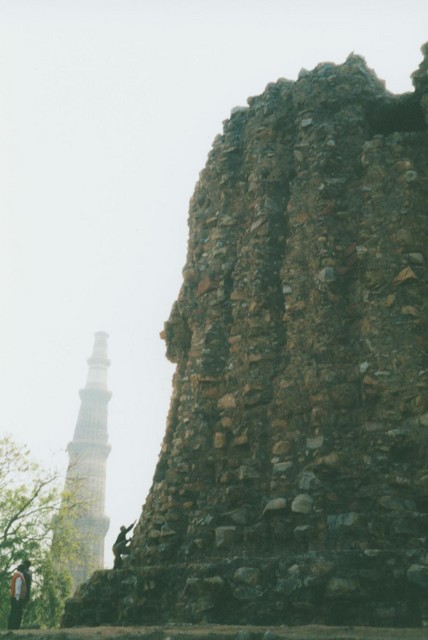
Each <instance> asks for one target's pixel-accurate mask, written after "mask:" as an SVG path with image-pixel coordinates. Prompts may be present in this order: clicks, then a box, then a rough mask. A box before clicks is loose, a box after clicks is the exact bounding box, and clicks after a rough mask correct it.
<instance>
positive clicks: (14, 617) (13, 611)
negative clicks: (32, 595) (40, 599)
mask: <svg viewBox="0 0 428 640" xmlns="http://www.w3.org/2000/svg"><path fill="white" fill-rule="evenodd" d="M24 571H25V566H24V565H23V564H20V565H18V567H17V569H16V571H15V573H14V574H13V576H12V582H11V584H10V613H9V618H8V621H7V628H8V629H20V627H21V622H22V613H23V610H24V602H25V596H26V593H27V589H26V585H25V577H24V573H23V572H24Z"/></svg>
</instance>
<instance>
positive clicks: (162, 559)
mask: <svg viewBox="0 0 428 640" xmlns="http://www.w3.org/2000/svg"><path fill="white" fill-rule="evenodd" d="M422 51H423V53H424V54H425V59H424V61H423V62H422V63H421V65H420V67H419V69H418V70H417V71H416V72H415V73H414V74H413V82H414V91H413V92H411V93H406V94H404V95H392V94H391V93H389V92H388V91H386V89H385V86H384V83H383V82H381V81H380V80H378V79H377V77H376V76H375V74H374V73H373V72H372V71H371V70H369V69H368V68H367V66H366V63H365V61H364V59H363V58H361V57H359V56H356V55H350V56H349V58H348V59H347V60H346V62H345V63H344V64H341V65H337V66H336V65H334V64H329V63H327V64H325V63H324V64H320V65H318V66H317V67H316V68H315V69H314V70H313V71H310V72H309V71H306V70H302V72H301V73H300V76H299V79H298V80H297V81H296V82H291V81H287V80H282V79H281V80H278V82H275V83H272V84H269V85H268V86H267V88H266V90H265V92H264V93H263V94H262V95H260V96H257V97H252V98H249V100H248V106H247V107H244V108H237V109H234V110H233V111H232V114H231V117H230V119H228V120H226V121H225V122H224V130H223V133H222V134H221V135H218V136H217V138H216V139H215V141H214V144H213V147H212V150H211V152H210V154H209V156H208V160H207V164H206V167H205V169H204V170H203V171H202V173H201V175H200V179H199V182H198V184H197V185H196V189H195V193H194V195H193V197H192V199H191V202H190V212H189V243H188V256H187V262H186V265H185V267H184V271H183V285H182V288H181V291H180V292H179V295H178V299H177V301H176V302H175V303H174V305H173V308H172V312H171V316H170V318H169V320H168V321H167V322H166V324H165V330H164V332H163V337H164V338H165V340H166V345H167V355H168V358H169V359H170V360H172V361H173V362H175V363H177V368H176V373H175V377H174V386H173V395H172V401H171V408H170V412H169V416H168V421H167V428H166V434H165V438H164V441H163V445H162V450H161V453H160V457H159V462H158V465H157V468H156V471H155V475H154V480H153V486H152V488H151V491H150V494H149V496H148V498H147V501H146V504H145V506H144V509H143V513H142V516H141V519H140V521H139V523H138V526H137V528H136V531H135V534H134V537H133V540H132V553H131V556H130V558H129V560H128V561H126V564H125V568H124V569H123V570H119V571H101V572H97V573H95V574H94V575H93V577H92V579H91V580H90V581H89V582H88V583H86V584H85V585H83V586H82V587H81V588H80V590H79V591H78V592H77V593H76V594H75V597H74V598H72V599H71V600H69V601H68V604H67V607H66V611H65V615H64V621H63V624H64V626H72V625H75V624H81V625H96V624H119V625H120V624H125V625H127V624H143V623H144V624H160V623H164V622H169V621H176V622H181V623H183V622H185V623H200V622H218V623H223V624H259V625H260V624H262V625H263V624H270V625H275V624H276V625H281V624H286V625H298V624H329V625H334V624H353V625H372V626H420V625H421V624H422V622H423V618H424V616H425V617H427V616H428V358H427V345H428V332H427V321H428V278H427V261H428V243H427V240H428V146H427V143H428V134H427V123H428V44H427V45H425V46H424V47H423V48H422Z"/></svg>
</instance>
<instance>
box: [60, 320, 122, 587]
mask: <svg viewBox="0 0 428 640" xmlns="http://www.w3.org/2000/svg"><path fill="white" fill-rule="evenodd" d="M107 338H108V334H107V333H105V332H104V331H98V332H97V333H96V334H95V342H94V349H93V352H92V355H91V357H90V358H89V359H88V365H89V370H88V377H87V381H86V386H85V388H84V389H81V390H80V392H79V394H80V397H81V405H80V411H79V415H78V418H77V423H76V428H75V430H74V436H73V441H72V442H70V443H69V445H68V447H67V451H68V454H69V458H70V460H69V467H68V471H67V480H66V483H67V482H68V483H75V484H76V480H77V485H76V486H77V493H78V496H79V500H81V501H82V502H83V503H85V506H84V514H83V515H82V516H81V517H80V518H79V520H78V523H77V527H78V530H79V534H80V538H81V541H82V542H83V547H84V554H83V557H82V558H81V560H82V561H81V563H79V566H75V567H72V571H71V573H72V576H73V581H74V583H75V586H77V585H79V584H81V583H82V582H84V581H85V580H87V579H88V578H89V576H90V575H91V573H92V572H93V571H94V570H96V569H102V568H103V567H104V539H105V536H106V533H107V531H108V527H109V519H108V517H107V516H106V515H105V514H104V503H105V480H106V461H107V457H108V455H109V453H110V445H109V444H108V442H107V437H108V434H107V405H108V402H109V400H110V398H111V392H110V391H109V390H108V386H107V370H108V367H109V366H110V360H109V359H108V357H107Z"/></svg>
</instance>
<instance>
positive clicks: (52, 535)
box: [0, 437, 82, 628]
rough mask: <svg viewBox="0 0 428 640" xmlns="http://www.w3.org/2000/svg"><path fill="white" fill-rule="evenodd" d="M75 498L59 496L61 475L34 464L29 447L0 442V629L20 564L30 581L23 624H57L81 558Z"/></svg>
mask: <svg viewBox="0 0 428 640" xmlns="http://www.w3.org/2000/svg"><path fill="white" fill-rule="evenodd" d="M75 495H76V494H75V493H74V491H72V490H70V488H68V490H67V493H65V492H64V491H61V477H60V474H59V473H58V472H57V471H52V470H49V469H44V468H43V467H42V466H41V465H40V464H38V463H36V462H34V461H32V459H31V456H30V452H29V450H28V449H27V448H25V447H24V448H23V447H19V446H18V445H17V444H16V443H15V442H14V441H13V440H12V439H11V438H10V437H4V438H1V439H0V627H3V628H4V627H5V626H6V624H7V616H8V611H9V603H10V596H9V585H10V579H11V576H12V574H13V571H14V569H15V568H16V567H17V565H18V564H20V563H21V562H22V561H23V560H24V559H29V560H30V561H31V565H32V566H31V568H32V570H33V582H32V590H31V599H30V602H29V603H28V604H27V605H26V607H25V613H24V622H23V624H24V625H25V626H27V625H28V626H29V625H34V626H36V625H37V626H43V627H51V626H56V625H57V624H58V623H59V620H60V617H61V613H62V609H63V604H64V601H65V599H66V598H67V597H68V596H69V595H70V594H71V589H72V581H71V576H70V572H69V566H70V565H71V564H72V563H73V559H75V558H78V556H79V553H80V542H79V539H78V535H77V531H76V529H75V527H74V525H73V523H74V522H75V521H76V519H77V518H78V517H79V515H80V514H81V511H82V505H81V504H79V502H78V501H77V500H76V498H75Z"/></svg>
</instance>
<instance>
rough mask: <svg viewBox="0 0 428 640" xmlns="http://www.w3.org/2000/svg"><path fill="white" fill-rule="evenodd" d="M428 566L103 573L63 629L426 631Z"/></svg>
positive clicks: (308, 558)
mask: <svg viewBox="0 0 428 640" xmlns="http://www.w3.org/2000/svg"><path fill="white" fill-rule="evenodd" d="M427 559H428V558H427V553H426V551H422V552H421V550H414V551H413V550H407V551H401V552H399V553H397V551H380V550H377V549H366V550H365V551H358V552H357V551H343V552H325V553H322V554H320V553H313V554H311V553H307V554H305V555H293V556H290V557H289V558H288V560H287V561H286V562H285V561H284V560H281V559H279V558H275V557H272V558H269V559H267V558H259V559H255V558H251V560H249V559H246V558H243V557H240V558H238V557H235V558H231V559H230V560H221V561H218V562H215V561H213V562H207V563H204V564H202V563H200V564H182V565H170V566H169V567H167V568H166V567H164V566H163V567H156V566H153V567H147V568H146V569H141V570H137V571H134V570H132V571H130V570H129V569H127V570H120V571H100V572H97V573H96V574H94V577H93V579H92V580H91V582H90V583H87V584H86V585H83V586H82V587H81V589H80V591H78V592H77V594H76V596H75V597H74V598H72V599H70V600H68V602H67V604H66V609H65V614H64V619H63V626H65V627H71V626H73V625H75V624H79V625H83V626H85V625H87V626H96V625H102V624H113V625H114V624H117V625H135V624H140V625H155V624H156V625H158V624H163V623H167V622H177V623H193V624H197V623H217V624H231V625H234V624H238V625H239V624H252V625H307V624H325V625H363V626H375V627H376V626H378V627H420V626H422V625H423V623H424V615H425V616H426V615H427V612H428V595H427V587H428V566H427ZM119 585H120V589H118V587H119ZM118 593H120V594H121V596H120V599H117V594H118ZM426 622H427V621H425V623H426Z"/></svg>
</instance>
